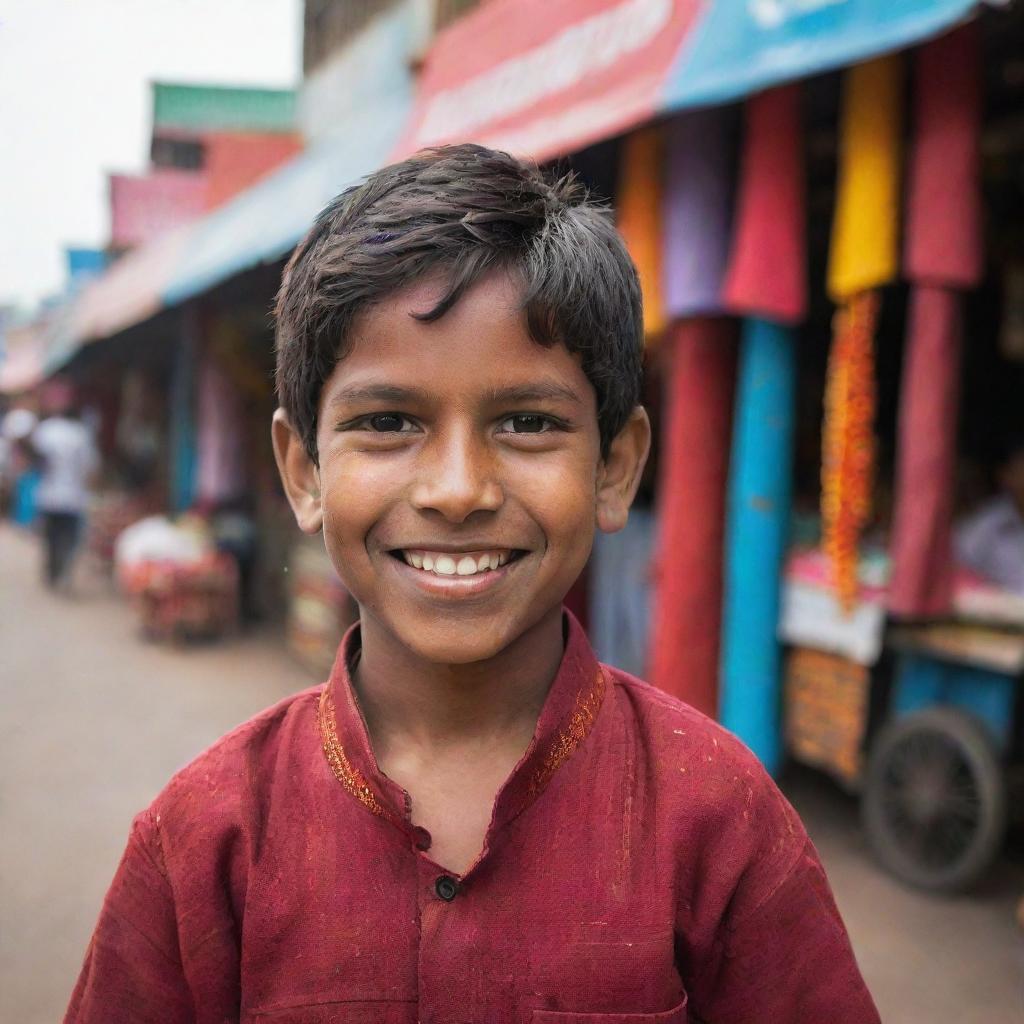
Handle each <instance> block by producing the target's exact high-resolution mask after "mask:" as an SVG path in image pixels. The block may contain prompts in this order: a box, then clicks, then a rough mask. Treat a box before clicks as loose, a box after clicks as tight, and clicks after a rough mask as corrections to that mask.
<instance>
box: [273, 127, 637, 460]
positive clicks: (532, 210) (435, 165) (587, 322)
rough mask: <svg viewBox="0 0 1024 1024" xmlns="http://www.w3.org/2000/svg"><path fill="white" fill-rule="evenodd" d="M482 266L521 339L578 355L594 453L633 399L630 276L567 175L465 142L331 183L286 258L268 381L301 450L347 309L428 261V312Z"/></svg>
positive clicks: (622, 252) (604, 446)
mask: <svg viewBox="0 0 1024 1024" xmlns="http://www.w3.org/2000/svg"><path fill="white" fill-rule="evenodd" d="M496 270H499V271H504V272H507V273H511V274H513V275H516V276H518V278H519V279H521V281H522V287H523V298H522V305H523V309H524V311H525V313H526V320H527V329H528V330H529V333H530V336H531V337H532V338H533V339H534V341H536V342H537V343H538V344H540V345H544V346H551V345H554V344H559V343H560V344H563V345H565V346H566V348H568V349H569V351H570V352H572V353H574V354H576V355H578V356H579V358H580V363H581V366H582V369H583V372H584V373H585V374H586V376H587V378H588V379H589V380H590V382H591V384H592V385H593V387H594V391H595V392H596V394H597V417H598V424H599V428H600V435H601V452H602V455H607V453H608V447H609V445H610V444H611V441H612V439H613V438H614V437H615V436H616V435H617V434H618V433H619V431H621V430H622V428H623V426H624V425H625V423H626V421H627V419H628V418H629V415H630V413H631V412H632V411H633V409H634V407H635V406H636V405H637V403H638V402H639V400H640V386H641V374H642V367H641V363H642V352H643V317H642V309H641V299H640V284H639V280H638V278H637V272H636V268H635V267H634V265H633V261H632V260H631V259H630V257H629V254H628V253H627V251H626V247H625V244H624V243H623V241H622V238H621V237H620V235H619V234H618V232H617V231H616V230H615V227H614V225H613V222H612V216H611V212H610V210H609V209H608V207H607V206H604V205H602V204H600V203H598V202H596V201H594V200H592V199H591V197H590V196H589V194H588V193H587V191H586V189H585V188H584V187H583V186H582V185H581V184H580V183H579V182H578V180H577V179H575V178H574V177H573V176H572V175H567V176H565V177H561V178H553V177H549V176H547V175H545V174H544V173H543V172H542V171H540V170H539V169H538V168H537V167H535V166H533V165H530V164H528V163H525V162H523V161H521V160H517V159H516V158H514V157H512V156H510V155H509V154H507V153H502V152H497V151H495V150H491V149H486V148H484V147H483V146H477V145H468V144H467V145H459V146H444V147H439V148H436V149H429V150H424V151H422V152H420V153H417V154H416V155H415V156H413V157H411V158H410V159H408V160H404V161H402V162H401V163H396V164H392V165H390V166H388V167H385V168H383V169H381V170H379V171H377V172H376V173H374V174H372V175H370V176H369V177H368V178H366V180H365V181H363V182H362V183H361V184H358V185H355V186H353V187H351V188H349V189H347V190H346V191H344V192H342V193H341V195H339V196H338V197H337V198H336V199H335V200H334V201H333V202H331V203H330V204H329V205H328V206H327V207H326V208H325V209H324V210H323V211H322V212H321V214H320V215H319V216H318V217H317V219H316V222H315V223H314V225H313V227H312V228H311V229H310V231H309V232H308V234H307V235H306V237H305V238H304V239H303V240H302V241H301V242H300V243H299V245H298V246H297V248H296V249H295V251H294V253H293V254H292V257H291V259H290V260H289V261H288V265H287V267H286V268H285V272H284V277H283V280H282V283H281V288H280V291H279V292H278V296H277V304H276V310H275V313H276V319H277V332H276V352H277V394H278V400H279V401H280V403H281V406H282V408H283V409H284V411H285V413H286V415H287V416H288V419H289V421H290V423H291V425H292V427H293V429H294V430H295V431H296V432H297V433H298V434H299V436H300V437H301V438H302V440H303V442H304V444H305V446H306V450H307V451H308V452H309V455H310V457H311V458H312V459H313V461H314V462H316V461H317V448H316V430H317V410H318V407H319V403H320V395H321V391H322V389H323V385H324V382H325V381H326V380H327V378H328V377H329V376H330V374H331V372H332V371H333V369H334V367H335V365H336V364H337V362H338V360H339V359H342V358H344V356H345V354H346V352H347V351H348V346H349V338H348V335H349V331H350V329H351V326H352V323H353V320H354V318H355V317H356V315H357V314H358V313H359V312H360V311H361V310H363V309H365V308H366V307H367V306H368V305H370V304H371V303H376V302H379V301H380V300H381V299H382V298H384V297H385V296H386V295H388V294H389V293H393V292H395V291H397V290H399V289H400V288H403V287H405V286H406V285H409V284H411V283H412V282H413V281H415V280H417V279H419V278H421V277H423V276H424V275H426V274H428V273H434V272H441V273H443V274H444V275H446V278H447V287H446V289H445V292H444V294H443V295H442V297H441V298H440V300H439V301H438V302H437V305H436V306H435V307H434V308H433V309H431V310H428V311H426V312H424V313H420V314H416V315H417V316H418V317H419V318H420V319H422V320H424V321H433V320H437V319H439V318H440V317H442V316H444V314H445V313H446V312H447V311H448V310H449V309H451V308H452V306H454V305H455V303H457V302H458V301H459V298H460V297H461V296H462V295H463V294H464V293H465V292H466V290H467V289H468V288H470V287H471V286H472V285H473V284H474V283H476V282H477V281H478V280H479V279H480V278H482V277H483V276H484V275H485V274H488V273H490V272H492V271H496Z"/></svg>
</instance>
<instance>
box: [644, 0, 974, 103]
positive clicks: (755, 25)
mask: <svg viewBox="0 0 1024 1024" xmlns="http://www.w3.org/2000/svg"><path fill="white" fill-rule="evenodd" d="M702 6H703V8H704V10H703V13H702V17H701V18H700V20H699V22H698V23H697V25H696V27H695V28H694V30H693V31H692V33H691V34H690V35H689V37H688V38H687V40H686V42H685V44H684V46H683V47H682V49H681V50H680V52H679V55H678V57H677V58H676V61H675V64H674V65H673V67H672V70H671V73H670V74H669V76H668V78H667V80H666V82H665V87H664V90H663V92H662V102H663V104H664V106H665V107H666V108H667V109H670V110H674V109H677V108H679V107H688V106H695V105H703V104H708V103H725V102H728V101H730V100H735V99H739V98H740V97H742V96H746V95H747V94H748V93H752V92H758V91H759V90H761V89H765V88H767V87H768V86H772V85H778V84H779V83H781V82H786V81H790V80H792V79H794V78H805V77H806V76H808V75H813V74H817V73H818V72H821V71H828V70H830V69H832V68H839V67H844V66H845V65H847V64H854V63H857V62H858V61H862V60H866V59H867V58H869V57H874V56H876V55H878V54H881V53H888V52H890V51H892V50H899V49H902V48H903V47H906V46H910V45H911V44H912V43H916V42H919V41H920V40H922V39H927V38H928V37H930V36H933V35H936V34H937V33H939V32H941V31H942V30H943V29H945V28H948V27H949V26H950V25H953V24H955V23H956V22H958V21H960V20H961V19H962V18H965V17H966V16H967V15H968V14H969V13H970V12H971V11H972V10H974V8H975V7H977V6H979V5H978V3H977V2H976V0H714V2H711V3H705V4H703V5H702Z"/></svg>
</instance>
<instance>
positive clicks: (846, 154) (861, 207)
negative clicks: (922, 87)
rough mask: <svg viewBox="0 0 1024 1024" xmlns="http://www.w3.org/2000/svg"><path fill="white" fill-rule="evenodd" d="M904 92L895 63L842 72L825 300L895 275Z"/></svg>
mask: <svg viewBox="0 0 1024 1024" xmlns="http://www.w3.org/2000/svg"><path fill="white" fill-rule="evenodd" d="M901 84H902V73H901V64H900V59H899V57H882V58H880V59H878V60H872V61H868V63H867V64H858V65H857V66H856V67H852V68H850V70H849V71H847V72H846V81H845V83H844V89H843V109H842V114H841V119H840V126H839V178H838V182H837V184H836V211H835V218H834V219H833V221H832V241H831V247H830V251H829V257H828V292H829V295H831V297H832V298H833V300H834V301H836V302H844V301H845V300H846V299H849V298H851V297H852V296H854V295H856V294H857V293H858V292H862V291H866V290H867V289H869V288H877V287H878V286H879V285H882V284H887V283H888V282H889V281H891V280H893V278H895V277H896V274H897V271H898V268H899V227H900V222H899V200H900V164H901V162H902V152H901V150H902V131H903V118H902V99H901V96H900V86H901Z"/></svg>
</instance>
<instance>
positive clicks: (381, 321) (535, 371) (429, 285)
mask: <svg viewBox="0 0 1024 1024" xmlns="http://www.w3.org/2000/svg"><path fill="white" fill-rule="evenodd" d="M446 286H447V281H446V280H445V279H443V278H442V279H438V278H432V279H424V280H421V281H417V282H415V283H414V284H412V285H409V286H408V287H406V288H404V289H402V290H401V291H398V292H395V293H393V294H392V295H391V296H390V297H389V298H386V299H383V300H381V301H380V302H379V303H377V304H376V305H374V306H373V307H371V308H369V309H367V310H365V311H364V313H363V315H362V316H360V317H359V318H358V319H357V320H356V322H355V323H354V324H353V325H352V330H351V334H350V339H349V340H350V347H349V350H348V352H347V354H346V355H345V356H344V357H343V358H342V359H341V360H340V361H339V363H338V364H337V366H335V368H334V372H333V373H332V375H331V377H330V379H329V380H328V382H327V385H326V387H325V389H324V396H323V397H324V398H325V399H326V400H327V401H333V400H334V398H335V397H338V398H343V397H344V395H343V394H341V392H342V391H355V392H360V393H361V392H364V391H365V388H366V386H367V385H371V386H374V387H381V386H385V385H387V384H389V383H397V384H401V385H403V386H406V387H408V386H410V385H412V386H417V387H420V388H431V389H434V390H436V391H438V392H441V391H452V390H455V389H456V386H457V390H458V391H460V392H461V393H463V394H464V395H468V394H469V393H470V392H473V393H474V394H475V395H477V396H483V395H484V394H487V393H492V392H495V391H498V390H499V389H501V390H506V391H507V390H508V389H509V388H516V387H518V388H520V389H525V388H528V387H529V388H533V390H534V391H535V392H536V393H537V395H538V397H544V396H543V395H542V394H541V393H542V392H545V391H546V392H547V395H548V397H551V398H556V397H557V392H559V390H561V397H562V398H566V399H568V398H570V396H575V397H576V398H577V399H578V400H579V401H581V402H583V403H587V404H589V403H590V402H592V401H593V400H594V399H593V393H592V386H591V384H590V382H589V381H588V380H587V377H586V375H585V374H584V373H583V370H582V367H581V361H580V358H579V357H578V356H577V355H574V354H572V353H570V352H569V350H568V349H567V348H566V347H565V346H564V345H560V344H555V345H551V346H543V345H540V344H538V343H537V342H536V341H535V340H534V339H533V338H532V337H531V335H530V333H529V330H528V326H527V319H526V313H525V311H524V310H523V309H522V299H521V286H520V285H519V284H518V282H517V281H515V280H514V279H513V278H511V277H510V276H509V275H497V274H495V275H491V276H489V277H485V278H483V279H482V280H481V281H479V282H477V283H475V284H474V285H473V286H472V287H471V288H469V289H468V290H467V291H466V293H465V294H464V295H462V296H461V297H460V299H459V301H458V302H457V303H455V305H454V306H452V308H451V309H449V310H447V311H446V312H445V313H444V314H443V315H442V316H441V317H439V318H438V319H436V320H433V321H429V322H425V321H423V320H422V319H417V316H416V314H420V315H422V314H423V313H425V312H429V311H430V310H432V309H433V308H434V307H435V306H436V305H437V302H438V301H439V300H440V299H441V298H442V297H443V296H444V294H445V290H446Z"/></svg>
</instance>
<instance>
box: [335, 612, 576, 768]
mask: <svg viewBox="0 0 1024 1024" xmlns="http://www.w3.org/2000/svg"><path fill="white" fill-rule="evenodd" d="M360 636H361V641H362V647H361V655H360V658H359V663H358V665H357V666H356V668H355V671H354V672H353V684H354V686H355V689H356V692H357V694H358V696H359V702H360V706H361V709H362V712H363V715H364V717H365V719H366V724H367V728H368V729H369V732H370V738H371V740H372V741H373V745H374V748H375V749H376V750H378V753H379V752H380V751H379V747H380V746H387V747H391V746H392V744H394V743H395V742H396V741H398V742H402V743H411V744H415V745H416V746H419V747H421V748H430V747H435V746H449V745H451V744H458V743H460V742H467V743H473V741H475V740H485V739H498V738H500V737H502V736H508V735H509V734H520V735H521V734H526V735H528V736H532V735H533V731H534V728H535V726H536V723H537V718H538V717H539V715H540V711H541V708H542V707H543V705H544V700H545V698H546V697H547V694H548V690H549V689H550V688H551V683H552V682H553V680H554V678H555V675H556V674H557V672H558V667H559V664H560V663H561V659H562V654H563V650H564V646H565V645H564V639H563V633H562V612H561V609H560V608H556V609H554V610H553V612H552V613H551V614H549V615H547V616H545V617H544V618H543V619H542V620H541V621H540V622H538V623H537V624H536V625H535V626H533V627H531V628H530V629H529V630H527V631H526V632H525V633H523V634H522V635H521V636H520V637H518V638H517V639H516V640H515V641H514V642H513V643H511V644H509V646H508V647H506V648H504V649H503V650H502V651H500V652H499V653H498V654H497V655H496V656H495V657H493V658H489V659H488V660H487V661H480V662H473V663H471V664H466V665H449V664H437V663H436V662H427V661H423V660H422V659H420V658H418V657H416V655H415V654H414V653H413V652H412V651H410V650H409V649H408V648H406V647H404V646H403V645H401V644H398V643H396V642H395V640H394V637H393V636H392V635H391V634H390V633H388V632H386V631H385V630H383V629H381V628H380V625H379V624H378V623H377V622H376V621H375V620H374V618H373V617H372V615H371V616H367V615H364V616H363V618H362V623H361V627H360Z"/></svg>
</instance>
